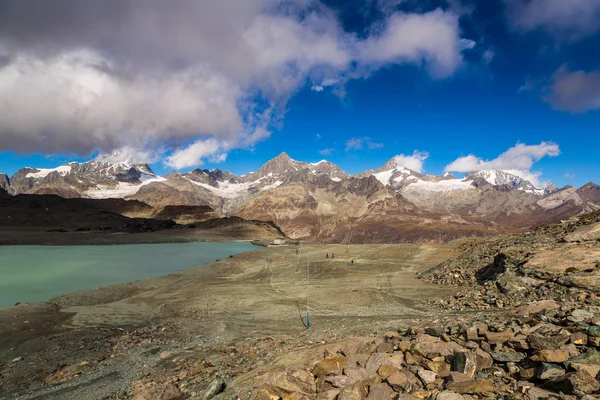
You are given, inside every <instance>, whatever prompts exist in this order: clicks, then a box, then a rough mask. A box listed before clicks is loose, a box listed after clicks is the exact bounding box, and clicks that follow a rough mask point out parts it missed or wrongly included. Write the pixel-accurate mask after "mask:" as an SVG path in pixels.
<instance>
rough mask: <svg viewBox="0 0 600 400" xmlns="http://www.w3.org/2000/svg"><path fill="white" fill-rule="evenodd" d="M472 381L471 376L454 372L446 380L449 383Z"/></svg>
mask: <svg viewBox="0 0 600 400" xmlns="http://www.w3.org/2000/svg"><path fill="white" fill-rule="evenodd" d="M471 379H472V377H470V376H469V375H466V374H463V373H462V372H456V371H452V372H450V373H448V376H447V377H446V380H447V381H448V382H462V381H469V380H471Z"/></svg>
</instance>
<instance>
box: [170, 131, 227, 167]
mask: <svg viewBox="0 0 600 400" xmlns="http://www.w3.org/2000/svg"><path fill="white" fill-rule="evenodd" d="M226 147H227V146H226V145H225V144H223V143H221V142H219V141H218V140H216V139H214V138H209V139H206V140H198V141H196V142H194V143H192V144H190V145H189V146H187V147H185V148H183V149H179V150H177V151H175V152H174V153H173V154H172V155H170V156H169V157H168V158H167V159H166V161H165V164H167V165H168V166H170V167H173V168H175V169H181V168H188V167H195V166H198V165H202V164H204V162H205V160H207V159H208V160H210V161H211V162H214V163H219V162H223V161H225V160H226V158H227V153H226V151H225V150H226Z"/></svg>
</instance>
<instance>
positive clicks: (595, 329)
mask: <svg viewBox="0 0 600 400" xmlns="http://www.w3.org/2000/svg"><path fill="white" fill-rule="evenodd" d="M587 333H588V335H590V336H594V337H600V326H599V325H590V326H589V327H588V328H587Z"/></svg>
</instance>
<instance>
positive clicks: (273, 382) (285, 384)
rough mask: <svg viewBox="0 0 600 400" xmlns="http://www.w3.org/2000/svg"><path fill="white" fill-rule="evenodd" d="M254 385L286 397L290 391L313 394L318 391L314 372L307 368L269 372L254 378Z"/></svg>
mask: <svg viewBox="0 0 600 400" xmlns="http://www.w3.org/2000/svg"><path fill="white" fill-rule="evenodd" d="M253 386H254V387H257V388H262V389H267V390H269V391H270V392H272V393H274V394H276V395H278V396H279V397H284V396H286V395H288V394H290V393H294V392H296V393H301V394H306V395H311V394H314V393H316V385H315V382H314V379H313V377H312V374H310V373H309V372H308V371H305V370H293V371H289V372H288V371H275V372H267V373H266V374H264V375H260V376H257V377H256V378H255V379H254V382H253Z"/></svg>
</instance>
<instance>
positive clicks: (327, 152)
mask: <svg viewBox="0 0 600 400" xmlns="http://www.w3.org/2000/svg"><path fill="white" fill-rule="evenodd" d="M333 151H334V149H332V148H329V149H323V150H319V154H320V155H322V156H330V155H331V154H333Z"/></svg>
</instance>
